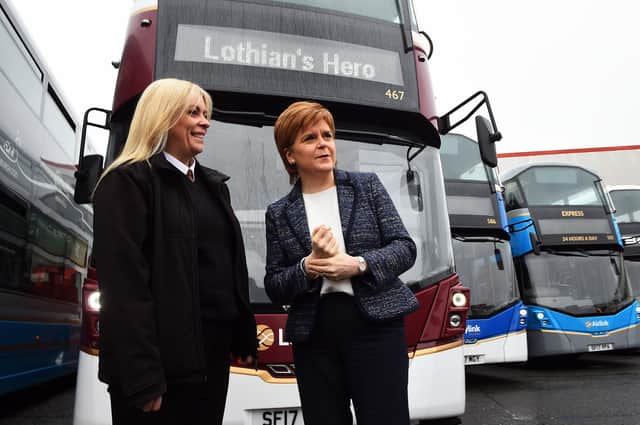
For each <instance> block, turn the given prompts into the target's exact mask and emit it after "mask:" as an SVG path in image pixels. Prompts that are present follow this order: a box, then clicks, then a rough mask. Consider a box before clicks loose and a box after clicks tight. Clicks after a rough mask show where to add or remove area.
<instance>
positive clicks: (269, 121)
mask: <svg viewBox="0 0 640 425" xmlns="http://www.w3.org/2000/svg"><path fill="white" fill-rule="evenodd" d="M211 118H212V119H216V120H219V121H223V122H228V123H231V124H244V125H250V126H254V127H262V126H265V125H274V124H275V122H276V120H277V119H278V117H277V116H275V115H269V114H266V113H264V112H259V111H232V110H227V109H220V108H216V107H214V108H213V109H212V113H211Z"/></svg>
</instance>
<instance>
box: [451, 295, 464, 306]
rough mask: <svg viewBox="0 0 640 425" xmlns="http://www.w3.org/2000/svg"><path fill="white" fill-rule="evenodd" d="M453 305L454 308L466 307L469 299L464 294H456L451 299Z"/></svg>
mask: <svg viewBox="0 0 640 425" xmlns="http://www.w3.org/2000/svg"><path fill="white" fill-rule="evenodd" d="M451 303H452V304H453V305H454V307H464V306H465V305H467V297H466V296H465V295H464V294H463V293H462V292H456V293H455V294H453V297H451Z"/></svg>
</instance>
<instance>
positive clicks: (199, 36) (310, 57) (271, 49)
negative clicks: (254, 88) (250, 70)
mask: <svg viewBox="0 0 640 425" xmlns="http://www.w3.org/2000/svg"><path fill="white" fill-rule="evenodd" d="M174 59H175V60H176V61H186V62H210V63H220V64H229V65H239V66H252V67H261V68H271V69H284V70H291V71H299V72H313V73H317V74H325V75H331V76H337V77H344V78H356V79H361V80H367V81H375V82H378V83H386V84H393V85H398V86H402V85H404V81H403V78H402V69H401V66H400V57H399V55H398V53H397V52H393V51H390V50H383V49H377V48H373V47H368V46H361V45H357V44H351V43H343V42H338V41H333V40H325V39H319V38H315V37H304V36H299V35H291V34H280V33H273V32H268V31H255V30H249V29H244V28H228V27H226V28H225V27H214V26H203V25H183V24H181V25H178V33H177V40H176V48H175V58H174Z"/></svg>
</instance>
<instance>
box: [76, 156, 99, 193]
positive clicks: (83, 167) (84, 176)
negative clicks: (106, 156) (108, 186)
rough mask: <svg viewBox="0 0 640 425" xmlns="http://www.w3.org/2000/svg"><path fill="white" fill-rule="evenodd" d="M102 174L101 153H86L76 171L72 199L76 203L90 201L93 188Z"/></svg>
mask: <svg viewBox="0 0 640 425" xmlns="http://www.w3.org/2000/svg"><path fill="white" fill-rule="evenodd" d="M100 174H102V155H86V156H85V157H83V158H82V162H81V163H80V165H78V171H76V187H75V191H74V193H73V199H74V201H76V203H78V204H88V203H91V196H92V195H93V190H94V189H95V188H96V184H97V183H98V179H99V178H100Z"/></svg>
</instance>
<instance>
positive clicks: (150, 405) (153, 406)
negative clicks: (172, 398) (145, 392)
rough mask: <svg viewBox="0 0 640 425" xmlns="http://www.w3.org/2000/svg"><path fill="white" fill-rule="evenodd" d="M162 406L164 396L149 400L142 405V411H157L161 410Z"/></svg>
mask: <svg viewBox="0 0 640 425" xmlns="http://www.w3.org/2000/svg"><path fill="white" fill-rule="evenodd" d="M160 406H162V396H159V397H156V398H154V399H153V400H149V401H147V402H146V403H145V404H144V406H142V411H143V412H145V413H149V412H157V411H158V410H160Z"/></svg>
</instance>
